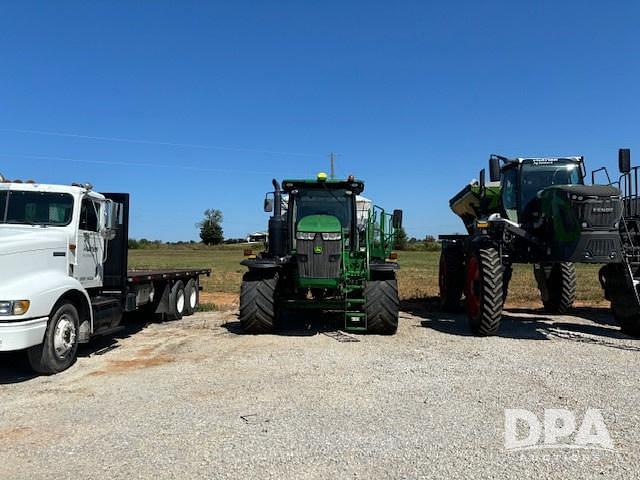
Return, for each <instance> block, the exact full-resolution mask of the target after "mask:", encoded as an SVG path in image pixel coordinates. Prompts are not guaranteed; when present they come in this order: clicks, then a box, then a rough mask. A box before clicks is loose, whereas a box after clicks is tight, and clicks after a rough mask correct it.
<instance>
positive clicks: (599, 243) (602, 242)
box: [585, 239, 617, 257]
mask: <svg viewBox="0 0 640 480" xmlns="http://www.w3.org/2000/svg"><path fill="white" fill-rule="evenodd" d="M585 250H586V251H587V252H589V253H590V254H591V255H592V256H594V257H608V256H609V254H610V253H611V252H615V251H616V250H617V248H616V243H615V242H614V241H613V240H611V239H591V240H589V241H588V242H587V246H586V247H585Z"/></svg>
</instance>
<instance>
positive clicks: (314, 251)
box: [313, 245, 322, 255]
mask: <svg viewBox="0 0 640 480" xmlns="http://www.w3.org/2000/svg"><path fill="white" fill-rule="evenodd" d="M313 253H317V254H318V255H320V254H321V253H322V247H321V246H320V245H318V246H317V247H313Z"/></svg>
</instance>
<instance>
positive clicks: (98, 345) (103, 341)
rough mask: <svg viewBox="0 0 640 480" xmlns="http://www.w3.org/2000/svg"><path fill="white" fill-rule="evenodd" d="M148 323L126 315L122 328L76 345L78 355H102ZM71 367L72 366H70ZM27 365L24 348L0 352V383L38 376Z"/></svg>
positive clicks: (18, 381) (117, 346)
mask: <svg viewBox="0 0 640 480" xmlns="http://www.w3.org/2000/svg"><path fill="white" fill-rule="evenodd" d="M147 325H148V322H146V321H143V320H142V319H140V318H137V317H127V318H126V319H125V321H124V323H123V325H122V326H123V328H122V330H118V331H117V332H114V333H111V334H109V335H105V336H97V337H94V338H92V339H91V341H90V342H89V343H83V344H80V345H79V346H78V357H79V358H87V357H91V356H93V355H104V354H107V353H108V352H110V351H112V350H115V349H117V348H119V347H120V343H119V340H122V339H125V338H128V337H130V336H132V335H135V334H136V333H138V332H139V331H141V330H142V329H144V328H145V327H146V326H147ZM71 368H73V366H72V367H71ZM39 376H40V374H38V373H35V372H34V371H33V370H31V367H30V366H29V361H28V359H27V352H26V350H19V351H16V352H0V385H7V384H11V383H21V382H26V381H27V380H31V379H33V378H36V377H39Z"/></svg>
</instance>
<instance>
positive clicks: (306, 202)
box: [293, 190, 353, 229]
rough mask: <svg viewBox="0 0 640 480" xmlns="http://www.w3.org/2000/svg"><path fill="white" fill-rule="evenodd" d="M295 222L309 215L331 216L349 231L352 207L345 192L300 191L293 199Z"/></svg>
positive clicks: (349, 198) (349, 197)
mask: <svg viewBox="0 0 640 480" xmlns="http://www.w3.org/2000/svg"><path fill="white" fill-rule="evenodd" d="M293 215H294V218H295V222H296V223H297V222H298V221H299V220H300V219H302V218H304V217H307V216H309V215H333V216H334V217H337V218H338V220H340V223H341V224H342V228H346V229H351V218H352V215H353V205H352V199H351V196H350V195H347V193H346V190H300V191H299V192H298V193H297V195H296V199H295V210H294V212H293Z"/></svg>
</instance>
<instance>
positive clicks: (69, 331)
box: [27, 302, 80, 375]
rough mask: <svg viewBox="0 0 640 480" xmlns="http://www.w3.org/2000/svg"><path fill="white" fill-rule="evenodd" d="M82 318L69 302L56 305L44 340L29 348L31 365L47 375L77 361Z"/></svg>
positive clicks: (64, 368)
mask: <svg viewBox="0 0 640 480" xmlns="http://www.w3.org/2000/svg"><path fill="white" fill-rule="evenodd" d="M79 325H80V320H79V316H78V310H77V309H76V307H75V306H74V305H73V304H72V303H69V302H64V303H62V304H59V305H58V306H56V307H54V312H53V315H51V317H50V318H49V323H48V324H47V330H46V332H45V334H44V340H43V341H42V343H41V344H40V345H35V346H33V347H31V348H29V349H28V350H27V358H28V359H29V365H31V368H32V369H33V370H34V371H35V372H37V373H42V374H45V375H50V374H52V373H58V372H62V371H63V370H66V369H67V368H69V367H70V366H71V365H73V363H74V362H75V361H76V355H77V353H78V333H79Z"/></svg>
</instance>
